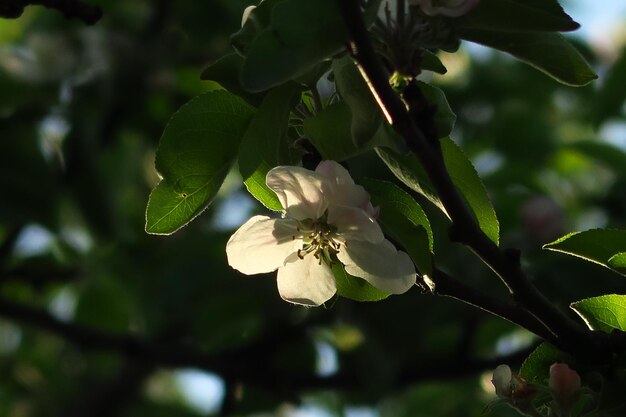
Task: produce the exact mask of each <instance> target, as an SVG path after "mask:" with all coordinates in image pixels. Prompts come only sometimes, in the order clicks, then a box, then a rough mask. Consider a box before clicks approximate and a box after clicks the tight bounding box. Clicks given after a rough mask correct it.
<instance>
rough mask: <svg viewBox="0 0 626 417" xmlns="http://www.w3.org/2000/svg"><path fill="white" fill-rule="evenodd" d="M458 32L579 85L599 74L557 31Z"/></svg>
mask: <svg viewBox="0 0 626 417" xmlns="http://www.w3.org/2000/svg"><path fill="white" fill-rule="evenodd" d="M458 35H459V36H460V37H461V38H462V39H465V40H468V41H470V42H475V43H479V44H481V45H485V46H488V47H490V48H495V49H498V50H500V51H504V52H508V53H509V54H511V55H513V56H514V57H515V58H517V59H519V60H521V61H523V62H525V63H527V64H529V65H531V66H533V67H535V68H536V69H538V70H539V71H542V72H544V73H545V74H547V75H549V76H550V77H552V78H554V79H555V80H557V81H559V82H561V83H563V84H567V85H572V86H582V85H585V84H588V83H590V82H591V81H593V80H595V79H596V78H598V76H597V75H596V74H595V73H594V72H593V71H592V70H591V68H590V67H589V64H587V62H586V61H585V59H584V58H583V57H582V55H581V54H580V53H579V52H578V51H577V50H576V48H574V47H573V46H572V44H570V43H569V42H568V41H567V40H566V39H565V38H564V37H563V36H562V35H560V34H558V33H516V32H510V33H504V32H495V31H491V30H479V29H459V31H458Z"/></svg>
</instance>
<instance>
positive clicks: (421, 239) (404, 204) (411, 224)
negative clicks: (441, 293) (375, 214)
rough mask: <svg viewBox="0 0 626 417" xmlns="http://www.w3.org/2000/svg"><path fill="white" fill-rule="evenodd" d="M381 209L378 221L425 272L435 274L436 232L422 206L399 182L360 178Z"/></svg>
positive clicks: (375, 204) (359, 181)
mask: <svg viewBox="0 0 626 417" xmlns="http://www.w3.org/2000/svg"><path fill="white" fill-rule="evenodd" d="M358 183H359V184H361V185H362V186H363V187H365V189H366V190H367V191H368V192H369V194H370V196H371V200H372V204H373V205H374V206H378V207H379V208H380V216H379V218H378V222H379V223H380V225H381V226H382V228H383V230H384V231H385V233H386V234H387V235H389V236H391V237H392V238H393V239H395V240H396V241H397V242H398V243H400V244H401V245H402V246H403V247H404V249H405V250H406V251H407V253H408V254H409V256H410V257H411V259H413V262H415V264H416V266H417V269H418V270H419V271H420V272H421V273H422V274H431V273H432V267H433V265H432V251H433V232H432V230H431V227H430V222H429V221H428V217H427V216H426V213H424V210H422V207H421V206H420V205H419V204H418V203H417V202H416V201H415V199H413V198H412V197H411V196H410V195H409V194H407V193H406V192H405V191H403V190H402V189H401V188H400V187H398V186H397V185H395V184H393V183H391V182H387V181H381V180H375V179H371V178H362V179H359V180H358Z"/></svg>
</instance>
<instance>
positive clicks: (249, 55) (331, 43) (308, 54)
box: [241, 0, 347, 92]
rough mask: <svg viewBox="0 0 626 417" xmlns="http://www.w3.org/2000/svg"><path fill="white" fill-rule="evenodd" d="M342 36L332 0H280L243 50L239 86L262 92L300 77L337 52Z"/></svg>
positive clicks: (337, 14) (342, 30)
mask: <svg viewBox="0 0 626 417" xmlns="http://www.w3.org/2000/svg"><path fill="white" fill-rule="evenodd" d="M346 38H347V35H346V33H345V31H344V29H343V22H342V20H341V16H340V15H339V11H338V9H337V5H336V3H335V2H334V1H333V0H283V1H281V2H279V3H278V4H276V6H274V8H273V9H272V12H271V19H270V23H269V26H268V27H267V28H266V29H264V30H263V31H261V32H260V33H259V35H258V36H256V37H255V38H254V40H253V41H252V42H251V44H250V46H249V49H248V50H247V51H246V54H245V55H246V58H245V62H244V64H243V67H242V70H241V85H242V86H243V87H244V88H245V89H246V90H248V91H253V92H256V91H263V90H267V89H268V88H271V87H274V86H276V85H279V84H282V83H284V82H286V81H288V80H291V79H294V78H295V77H298V76H301V75H303V74H305V73H306V72H307V71H309V70H310V69H311V68H313V67H314V66H315V65H316V64H317V63H318V62H319V61H320V60H322V59H324V58H326V57H328V56H331V55H334V54H335V53H337V52H339V51H340V50H341V48H342V45H343V43H344V42H345V40H346Z"/></svg>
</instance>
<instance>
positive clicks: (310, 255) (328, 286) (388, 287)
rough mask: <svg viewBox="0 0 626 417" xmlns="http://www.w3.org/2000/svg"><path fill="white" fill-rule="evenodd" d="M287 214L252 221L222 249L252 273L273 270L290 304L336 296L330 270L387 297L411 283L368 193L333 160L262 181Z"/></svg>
mask: <svg viewBox="0 0 626 417" xmlns="http://www.w3.org/2000/svg"><path fill="white" fill-rule="evenodd" d="M266 182H267V186H268V187H269V188H270V189H272V190H273V191H274V192H275V193H276V195H277V196H278V199H279V200H280V203H281V204H282V206H283V208H284V209H285V213H284V216H283V218H280V219H272V218H270V217H267V216H254V217H252V218H251V219H250V220H248V221H247V222H246V223H245V224H243V225H242V226H241V227H240V228H239V230H237V231H236V232H235V233H234V234H233V235H232V236H231V238H230V240H229V241H228V243H227V244H226V254H227V256H228V263H229V265H230V266H232V267H233V268H235V269H237V270H238V271H240V272H242V273H244V274H247V275H250V274H260V273H267V272H272V271H275V270H278V277H277V281H278V292H279V293H280V295H281V297H282V298H283V299H285V300H286V301H289V302H291V303H294V304H302V305H307V306H318V305H320V304H322V303H324V302H326V301H328V300H329V299H330V298H331V297H332V296H333V295H334V294H335V292H336V291H337V288H336V284H335V278H334V276H333V273H332V270H331V268H330V265H331V263H332V262H337V261H339V262H341V263H342V264H343V265H345V268H346V272H348V273H349V274H351V275H354V276H357V277H360V278H363V279H365V280H366V281H368V282H369V283H370V284H372V285H373V286H375V287H376V288H379V289H381V290H383V291H386V292H389V293H392V294H401V293H404V292H406V291H407V290H408V289H409V288H410V287H411V286H412V285H413V284H415V278H416V275H415V266H414V265H413V262H412V261H411V259H410V258H409V256H408V255H407V254H406V253H404V252H400V251H397V250H396V248H395V247H394V246H393V245H392V244H391V243H390V242H389V241H388V240H386V239H385V237H384V235H383V232H382V231H381V229H380V226H379V225H378V223H377V222H376V220H375V217H377V214H378V213H377V210H376V209H374V207H372V204H371V203H370V197H369V194H368V193H367V192H366V191H365V189H363V187H361V186H359V185H356V184H355V183H354V181H353V180H352V178H351V177H350V174H349V173H348V171H346V170H345V169H344V168H343V167H342V166H341V165H339V164H338V163H336V162H334V161H323V162H321V163H320V164H319V165H318V167H317V169H316V170H315V171H310V170H308V169H304V168H300V167H293V166H279V167H276V168H273V169H272V170H270V171H269V172H268V174H267V177H266Z"/></svg>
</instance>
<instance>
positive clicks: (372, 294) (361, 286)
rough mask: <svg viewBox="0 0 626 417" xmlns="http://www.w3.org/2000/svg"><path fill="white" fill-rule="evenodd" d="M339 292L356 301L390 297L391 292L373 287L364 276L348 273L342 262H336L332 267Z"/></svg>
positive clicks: (378, 299)
mask: <svg viewBox="0 0 626 417" xmlns="http://www.w3.org/2000/svg"><path fill="white" fill-rule="evenodd" d="M332 270H333V275H334V276H335V282H336V284H337V294H339V295H340V296H342V297H345V298H349V299H351V300H355V301H380V300H384V299H385V298H387V297H389V295H390V294H389V293H386V292H384V291H381V290H379V289H378V288H376V287H373V286H372V285H371V284H370V283H369V282H367V281H365V280H364V279H362V278H357V277H353V276H352V275H350V274H348V273H347V272H346V270H345V268H344V266H343V265H342V264H341V263H338V262H337V263H335V264H333V267H332Z"/></svg>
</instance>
